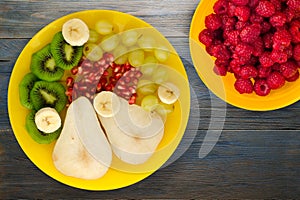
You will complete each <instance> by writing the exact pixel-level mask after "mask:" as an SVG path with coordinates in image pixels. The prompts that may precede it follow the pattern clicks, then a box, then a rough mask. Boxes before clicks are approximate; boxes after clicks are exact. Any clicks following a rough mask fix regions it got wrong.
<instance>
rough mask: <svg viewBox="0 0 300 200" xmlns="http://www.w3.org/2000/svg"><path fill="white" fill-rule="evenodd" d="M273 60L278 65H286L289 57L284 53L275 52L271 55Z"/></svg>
mask: <svg viewBox="0 0 300 200" xmlns="http://www.w3.org/2000/svg"><path fill="white" fill-rule="evenodd" d="M271 59H272V60H273V61H274V62H277V63H285V62H286V61H287V59H288V55H287V54H286V52H284V51H279V50H273V51H272V53H271Z"/></svg>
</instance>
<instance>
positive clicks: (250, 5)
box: [248, 0, 259, 8]
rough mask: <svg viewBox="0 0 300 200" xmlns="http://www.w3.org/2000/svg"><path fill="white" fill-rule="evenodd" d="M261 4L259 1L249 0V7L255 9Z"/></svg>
mask: <svg viewBox="0 0 300 200" xmlns="http://www.w3.org/2000/svg"><path fill="white" fill-rule="evenodd" d="M258 3H259V0H249V4H248V5H249V7H250V8H255V7H256V6H257V5H258Z"/></svg>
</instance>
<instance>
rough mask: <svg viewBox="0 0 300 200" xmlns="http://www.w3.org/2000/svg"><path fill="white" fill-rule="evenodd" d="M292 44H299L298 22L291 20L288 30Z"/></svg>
mask: <svg viewBox="0 0 300 200" xmlns="http://www.w3.org/2000/svg"><path fill="white" fill-rule="evenodd" d="M289 31H290V33H291V35H292V40H293V42H294V43H300V20H293V21H292V22H291V25H290V29H289Z"/></svg>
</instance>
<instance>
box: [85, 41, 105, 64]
mask: <svg viewBox="0 0 300 200" xmlns="http://www.w3.org/2000/svg"><path fill="white" fill-rule="evenodd" d="M83 55H84V56H85V57H87V59H89V60H90V61H97V60H100V58H102V56H103V51H102V49H101V48H100V47H99V46H98V45H97V44H95V43H90V42H88V43H86V44H85V45H84V46H83Z"/></svg>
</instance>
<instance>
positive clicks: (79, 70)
mask: <svg viewBox="0 0 300 200" xmlns="http://www.w3.org/2000/svg"><path fill="white" fill-rule="evenodd" d="M82 72H83V69H82V67H81V66H79V67H77V73H78V74H82Z"/></svg>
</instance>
